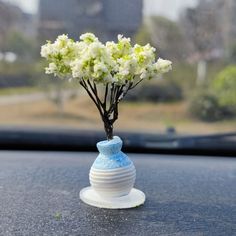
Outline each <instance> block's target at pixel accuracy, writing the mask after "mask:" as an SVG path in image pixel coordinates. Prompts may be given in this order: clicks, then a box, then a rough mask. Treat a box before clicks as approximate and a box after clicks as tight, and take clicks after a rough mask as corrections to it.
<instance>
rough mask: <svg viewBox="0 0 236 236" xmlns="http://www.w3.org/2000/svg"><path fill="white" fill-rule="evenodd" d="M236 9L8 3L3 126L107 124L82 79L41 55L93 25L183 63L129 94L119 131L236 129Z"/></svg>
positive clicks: (133, 0)
mask: <svg viewBox="0 0 236 236" xmlns="http://www.w3.org/2000/svg"><path fill="white" fill-rule="evenodd" d="M25 2H27V1H25ZM235 12H236V2H235V1H234V0H227V1H225V0H208V1H206V0H205V1H204V0H199V1H197V0H195V1H194V0H186V1H175V4H173V1H170V0H166V1H162V0H143V1H142V0H130V1H126V0H120V1H117V0H109V1H102V0H88V1H83V0H61V1H57V0H38V1H30V3H29V2H27V4H25V5H24V3H23V1H19V0H11V1H10V0H9V1H8V0H0V22H1V24H0V109H1V113H0V126H6V125H17V126H18V125H19V126H25V127H27V126H43V127H48V126H50V127H60V128H62V127H63V128H64V127H72V128H74V127H76V128H82V129H91V130H99V129H102V124H101V122H100V119H99V117H98V114H97V112H96V108H95V107H94V105H93V104H92V103H91V101H90V100H89V98H88V97H87V96H86V94H85V93H84V91H83V90H82V89H80V86H79V85H78V84H77V83H78V82H76V81H73V80H72V81H71V83H69V84H68V83H66V82H65V81H63V80H58V79H56V78H54V77H50V76H47V75H45V74H44V71H43V68H44V67H45V64H44V63H45V62H43V61H42V60H41V58H40V53H39V52H40V45H42V44H44V43H45V40H47V39H50V40H52V41H54V40H55V38H56V36H57V35H59V34H62V33H65V34H68V35H69V36H70V37H72V38H74V39H76V40H78V37H79V35H80V34H82V33H84V32H88V31H89V32H93V33H95V34H96V35H97V36H98V37H99V38H100V39H101V40H102V41H107V40H114V41H116V40H117V38H116V37H117V34H123V35H124V36H126V37H131V38H132V41H134V42H137V43H139V44H142V45H145V44H147V43H150V44H151V45H153V46H154V47H156V48H157V51H158V52H159V55H158V57H161V58H168V59H170V60H171V61H173V70H172V72H170V73H169V74H166V75H164V76H163V77H162V78H160V79H158V80H153V81H149V82H147V83H143V84H141V85H140V86H137V88H136V89H135V90H133V91H132V93H130V94H129V95H128V96H127V97H126V98H125V101H124V102H123V103H122V104H121V105H120V114H119V116H120V117H119V120H118V122H117V124H116V126H115V130H125V131H136V132H137V131H140V132H142V131H145V132H149V133H164V132H174V131H175V132H177V133H179V134H213V133H224V132H232V131H236V93H235V91H236V14H235ZM131 109H132V112H130V110H131Z"/></svg>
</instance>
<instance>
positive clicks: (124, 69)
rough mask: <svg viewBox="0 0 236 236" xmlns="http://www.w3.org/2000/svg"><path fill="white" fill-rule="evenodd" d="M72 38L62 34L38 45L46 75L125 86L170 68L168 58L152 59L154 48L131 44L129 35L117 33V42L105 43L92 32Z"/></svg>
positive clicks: (153, 76)
mask: <svg viewBox="0 0 236 236" xmlns="http://www.w3.org/2000/svg"><path fill="white" fill-rule="evenodd" d="M80 40H81V41H75V42H74V41H73V40H72V39H70V38H69V37H68V36H67V35H65V34H63V35H60V36H58V37H57V39H56V41H55V42H54V43H52V42H50V41H49V42H47V43H46V44H45V45H43V46H42V47H41V56H42V57H44V58H46V59H47V60H48V62H49V65H48V67H47V68H46V73H47V74H54V75H57V76H59V77H66V78H71V77H72V78H76V79H85V80H86V79H91V80H93V81H94V82H95V83H104V84H106V83H119V84H123V85H125V84H126V83H127V81H132V80H134V79H137V78H138V77H139V78H141V79H152V78H155V77H156V76H157V75H159V74H163V73H166V72H168V71H169V70H170V69H171V64H172V63H171V61H168V60H163V59H161V58H159V59H158V60H157V62H156V61H155V50H156V49H155V48H153V47H151V46H150V44H147V45H145V46H141V45H138V44H136V45H134V46H132V45H131V42H130V38H125V37H123V35H118V41H117V43H115V42H113V41H109V42H107V43H106V44H105V45H104V44H103V43H102V42H100V41H99V40H98V38H97V37H96V36H95V35H94V34H92V33H86V34H83V35H81V36H80Z"/></svg>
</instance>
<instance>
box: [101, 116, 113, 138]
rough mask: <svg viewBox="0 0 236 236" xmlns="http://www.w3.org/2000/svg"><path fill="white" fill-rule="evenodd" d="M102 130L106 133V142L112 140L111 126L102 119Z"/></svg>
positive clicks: (109, 122) (108, 121)
mask: <svg viewBox="0 0 236 236" xmlns="http://www.w3.org/2000/svg"><path fill="white" fill-rule="evenodd" d="M103 122H104V128H105V131H106V136H107V140H111V139H113V124H112V122H111V121H110V120H107V119H104V120H103Z"/></svg>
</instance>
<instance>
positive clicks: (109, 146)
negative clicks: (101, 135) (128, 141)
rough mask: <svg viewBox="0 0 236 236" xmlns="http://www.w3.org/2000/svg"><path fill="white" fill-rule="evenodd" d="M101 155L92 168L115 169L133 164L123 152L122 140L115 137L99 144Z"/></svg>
mask: <svg viewBox="0 0 236 236" xmlns="http://www.w3.org/2000/svg"><path fill="white" fill-rule="evenodd" d="M97 148H98V151H99V155H98V157H97V158H96V160H95V161H94V163H93V165H92V168H96V169H103V170H107V169H114V168H119V167H125V166H128V165H130V164H132V161H131V160H130V159H129V158H128V156H127V155H125V154H124V153H123V152H122V151H121V148H122V140H121V139H120V138H119V137H118V136H115V137H114V138H113V139H112V140H109V141H108V140H106V141H101V142H98V143H97Z"/></svg>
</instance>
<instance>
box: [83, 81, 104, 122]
mask: <svg viewBox="0 0 236 236" xmlns="http://www.w3.org/2000/svg"><path fill="white" fill-rule="evenodd" d="M80 84H81V85H82V87H83V88H84V89H85V90H86V92H87V94H88V95H89V97H90V98H91V99H92V100H93V102H94V104H95V105H96V107H97V109H98V111H99V113H100V115H101V117H102V118H103V115H104V114H103V112H102V109H101V107H100V105H99V103H98V101H97V99H96V98H94V96H93V94H92V93H91V91H90V90H89V88H88V86H87V84H86V82H85V81H84V80H81V81H80ZM94 95H95V94H94ZM95 97H96V96H95Z"/></svg>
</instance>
